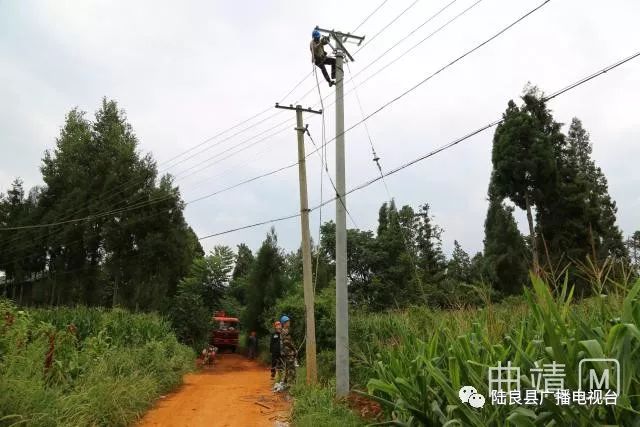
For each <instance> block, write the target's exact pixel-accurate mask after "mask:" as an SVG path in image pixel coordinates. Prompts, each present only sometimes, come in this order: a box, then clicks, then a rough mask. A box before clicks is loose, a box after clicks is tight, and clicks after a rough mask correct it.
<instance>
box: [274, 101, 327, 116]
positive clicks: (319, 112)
mask: <svg viewBox="0 0 640 427" xmlns="http://www.w3.org/2000/svg"><path fill="white" fill-rule="evenodd" d="M276 108H280V109H282V110H293V111H296V110H300V111H304V112H305V113H314V114H322V110H314V109H312V108H302V107H301V106H300V105H296V106H295V107H294V106H293V105H289V106H288V107H287V106H284V105H280V103H278V102H276Z"/></svg>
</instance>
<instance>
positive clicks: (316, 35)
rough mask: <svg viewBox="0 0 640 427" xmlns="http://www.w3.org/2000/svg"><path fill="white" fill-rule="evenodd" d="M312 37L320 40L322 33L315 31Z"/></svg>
mask: <svg viewBox="0 0 640 427" xmlns="http://www.w3.org/2000/svg"><path fill="white" fill-rule="evenodd" d="M311 37H313V38H314V39H315V40H318V39H319V38H320V31H318V30H313V33H311Z"/></svg>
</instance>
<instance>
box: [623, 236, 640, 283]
mask: <svg viewBox="0 0 640 427" xmlns="http://www.w3.org/2000/svg"><path fill="white" fill-rule="evenodd" d="M626 244H627V250H628V251H629V257H630V259H631V264H632V266H633V268H634V270H635V273H636V275H640V230H638V231H636V232H634V233H633V234H632V235H631V237H629V239H628V240H627V243H626Z"/></svg>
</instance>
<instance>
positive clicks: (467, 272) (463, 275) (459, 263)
mask: <svg viewBox="0 0 640 427" xmlns="http://www.w3.org/2000/svg"><path fill="white" fill-rule="evenodd" d="M447 277H448V278H450V279H453V280H455V281H457V282H462V283H471V281H472V280H471V259H470V258H469V254H467V253H466V252H465V251H464V249H462V246H460V243H458V241H457V240H454V241H453V252H452V254H451V259H450V260H449V262H448V263H447Z"/></svg>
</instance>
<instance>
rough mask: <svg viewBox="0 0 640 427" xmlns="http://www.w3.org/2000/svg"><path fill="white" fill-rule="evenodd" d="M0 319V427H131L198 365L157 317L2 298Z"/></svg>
mask: <svg viewBox="0 0 640 427" xmlns="http://www.w3.org/2000/svg"><path fill="white" fill-rule="evenodd" d="M0 316H1V317H0V426H5V425H7V426H8V425H29V426H127V425H131V423H132V422H134V421H135V420H136V419H137V418H138V417H139V416H140V415H141V414H143V413H144V411H145V410H147V409H148V408H149V407H150V405H151V404H152V403H153V402H154V401H155V400H156V399H157V398H158V397H159V396H160V395H161V394H164V393H166V392H168V391H169V390H171V389H173V388H174V387H176V386H177V385H178V384H180V382H181V379H182V375H183V374H184V373H186V372H187V371H188V370H190V369H191V368H192V367H193V360H194V356H195V355H194V353H193V351H192V350H191V349H189V348H188V347H186V346H183V345H182V344H179V343H178V341H177V340H176V338H175V335H174V334H173V332H172V330H171V327H170V325H169V324H168V323H167V322H166V321H165V320H164V319H162V318H160V317H159V316H157V315H153V314H132V313H128V312H126V311H124V310H103V309H94V308H84V307H78V308H57V309H50V310H46V309H37V310H29V311H20V310H17V308H16V307H15V306H13V305H12V304H11V303H9V302H8V301H6V300H0ZM9 318H12V319H13V320H12V321H7V319H9ZM70 324H73V325H75V327H76V329H77V330H76V331H75V332H73V331H71V330H69V328H68V325H70ZM52 344H53V351H52V352H51V350H52ZM49 353H50V354H51V357H50V361H49V363H48V365H49V366H48V367H46V365H47V362H46V360H47V354H49Z"/></svg>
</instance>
